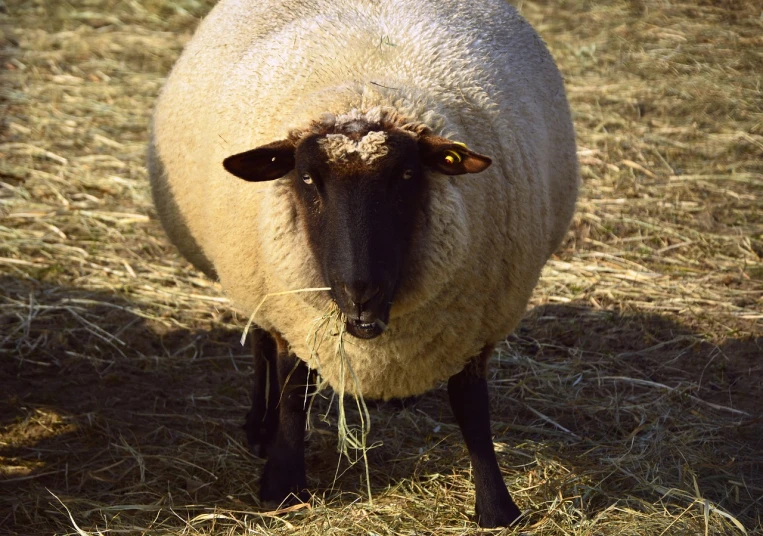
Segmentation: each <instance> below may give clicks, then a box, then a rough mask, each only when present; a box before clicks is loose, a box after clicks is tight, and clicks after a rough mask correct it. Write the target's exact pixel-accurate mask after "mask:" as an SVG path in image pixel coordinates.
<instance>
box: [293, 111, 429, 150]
mask: <svg viewBox="0 0 763 536" xmlns="http://www.w3.org/2000/svg"><path fill="white" fill-rule="evenodd" d="M393 129H394V130H396V131H402V132H405V133H407V134H409V135H410V136H412V137H414V138H415V137H418V136H420V135H421V134H424V133H428V132H430V131H431V129H430V128H429V127H428V126H427V125H425V124H423V123H421V122H412V121H410V120H408V119H407V118H406V117H405V116H403V115H401V114H400V113H399V112H398V111H397V110H395V109H393V108H389V107H383V106H377V107H374V108H371V109H369V110H367V111H361V110H358V109H356V108H353V109H352V110H350V111H349V112H347V113H344V114H333V113H325V114H323V115H321V116H320V118H319V119H318V120H316V121H313V122H311V123H310V125H309V126H308V127H307V128H300V129H294V130H292V131H290V132H289V138H290V139H291V140H292V141H294V142H295V143H296V142H298V141H299V140H300V139H303V138H305V137H307V136H309V135H315V134H317V135H318V136H320V137H321V138H320V139H319V140H318V145H319V146H320V148H321V149H322V150H323V151H324V153H325V154H326V156H327V158H328V160H329V161H330V162H341V161H346V160H348V159H350V158H359V159H360V160H361V161H362V162H363V163H365V164H371V163H373V162H375V161H376V160H378V159H379V158H382V157H384V156H386V155H387V154H388V153H389V150H390V148H389V145H388V141H389V134H388V132H389V131H391V130H393Z"/></svg>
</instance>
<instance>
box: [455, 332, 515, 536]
mask: <svg viewBox="0 0 763 536" xmlns="http://www.w3.org/2000/svg"><path fill="white" fill-rule="evenodd" d="M492 350H493V348H492V347H490V348H484V349H483V350H482V353H481V354H480V355H479V356H477V357H475V358H474V359H472V360H471V361H470V362H469V363H468V364H467V365H466V367H465V368H464V370H462V371H461V372H459V373H458V374H456V375H454V376H452V377H451V378H450V380H448V396H449V398H450V406H451V408H453V413H454V414H455V416H456V420H457V421H458V425H459V427H460V428H461V433H462V434H463V436H464V441H465V442H466V448H467V449H468V450H469V457H470V458H471V461H472V469H473V471H474V487H475V490H476V495H477V504H476V508H475V510H476V513H477V523H479V525H480V526H481V527H485V528H492V527H506V526H508V525H510V524H511V522H512V521H514V520H515V519H517V518H518V517H519V515H520V511H519V508H517V506H516V505H515V504H514V501H512V500H511V495H509V492H508V490H507V489H506V484H504V483H503V477H502V476H501V470H500V468H499V467H498V460H497V459H496V457H495V450H494V449H493V439H492V433H491V431H490V411H489V408H488V394H487V378H486V373H487V361H488V359H489V357H490V354H491V352H492Z"/></svg>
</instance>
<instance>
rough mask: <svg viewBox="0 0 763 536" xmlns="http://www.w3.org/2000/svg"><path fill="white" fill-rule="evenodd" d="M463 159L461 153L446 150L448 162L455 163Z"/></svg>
mask: <svg viewBox="0 0 763 536" xmlns="http://www.w3.org/2000/svg"><path fill="white" fill-rule="evenodd" d="M460 161H461V155H460V154H459V153H458V152H456V151H453V150H450V149H448V150H447V151H445V162H447V163H448V164H454V163H456V162H460Z"/></svg>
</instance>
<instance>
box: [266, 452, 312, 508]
mask: <svg viewBox="0 0 763 536" xmlns="http://www.w3.org/2000/svg"><path fill="white" fill-rule="evenodd" d="M305 488H307V482H306V478H305V469H304V467H301V468H300V467H297V466H295V465H293V464H288V463H283V462H279V460H276V459H275V457H272V458H270V459H269V460H268V461H267V463H265V468H264V469H263V471H262V478H260V501H262V503H263V504H264V505H266V506H268V507H272V508H279V507H280V508H283V507H285V506H291V505H294V504H299V503H301V502H307V500H308V499H309V498H310V493H308V491H307V490H306V489H305Z"/></svg>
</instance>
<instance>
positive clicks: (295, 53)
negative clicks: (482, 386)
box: [149, 0, 578, 398]
mask: <svg viewBox="0 0 763 536" xmlns="http://www.w3.org/2000/svg"><path fill="white" fill-rule="evenodd" d="M353 110H358V112H352V111H353ZM350 112H352V113H358V114H365V113H369V112H370V113H371V114H379V115H382V114H391V113H396V114H398V115H400V116H401V117H403V118H405V119H406V121H409V122H414V123H416V122H419V123H422V124H424V125H427V126H429V127H431V129H432V130H433V131H434V133H435V134H438V135H442V136H446V137H449V138H450V139H452V140H454V141H458V142H463V143H465V144H466V145H467V146H468V147H469V148H470V149H472V150H474V151H476V152H479V153H482V154H485V155H488V156H490V157H491V158H492V160H493V164H492V166H490V167H489V168H488V169H487V170H486V171H484V172H482V173H479V174H474V175H462V176H457V177H447V176H443V175H441V174H439V173H435V172H428V174H427V176H426V177H425V180H426V182H427V187H426V192H427V193H426V195H425V203H424V206H423V207H422V208H421V210H420V212H419V214H418V215H417V222H416V226H415V231H414V236H413V246H412V253H411V258H410V261H409V264H408V266H407V268H406V270H405V271H404V273H403V276H402V277H403V279H402V283H401V287H400V289H399V291H398V294H397V296H396V298H395V302H394V304H393V306H392V310H391V317H390V321H389V324H388V329H387V330H386V331H385V332H384V333H383V334H382V335H381V336H379V337H377V338H375V339H371V340H360V339H355V338H353V337H351V336H349V335H345V337H344V347H345V350H346V354H347V356H348V358H349V363H350V365H351V367H352V369H353V371H354V373H355V375H356V376H357V382H358V383H357V387H358V388H359V390H360V391H361V392H362V394H363V395H364V396H366V397H370V398H391V397H403V396H409V395H414V394H418V393H421V392H424V391H426V390H428V389H431V388H432V387H434V386H435V385H436V384H437V383H438V382H441V381H443V380H446V379H447V378H448V377H450V376H451V375H453V374H455V373H457V372H459V371H460V370H461V369H462V368H463V366H464V364H465V363H466V362H467V361H468V360H469V359H470V358H471V357H473V356H475V355H476V354H478V353H479V352H480V350H481V349H482V348H483V347H484V346H485V345H488V344H493V343H495V342H497V341H499V340H501V339H502V338H503V337H505V336H506V335H507V334H508V333H510V332H511V331H512V330H513V329H514V327H515V326H516V324H517V322H518V321H519V319H520V317H521V315H522V314H523V312H524V309H525V307H526V304H527V301H528V299H529V297H530V293H531V291H532V289H533V287H534V286H535V284H536V282H537V279H538V276H539V274H540V270H541V268H542V266H543V264H544V263H545V262H546V260H547V259H548V257H549V255H550V254H551V253H552V252H553V250H554V249H555V248H556V247H557V246H558V244H559V243H560V241H561V239H562V237H563V236H564V233H565V231H566V229H567V227H568V225H569V221H570V218H571V216H572V212H573V209H574V203H575V197H576V193H577V186H578V175H577V164H576V157H575V140H574V138H575V135H574V131H573V128H572V123H571V120H570V113H569V109H568V105H567V100H566V97H565V92H564V87H563V84H562V79H561V76H560V75H559V72H558V71H557V69H556V67H555V65H554V63H553V60H552V59H551V57H550V55H549V54H548V52H547V50H546V48H545V46H544V44H543V43H542V41H541V40H540V38H539V37H538V36H537V34H536V33H535V32H534V31H533V30H532V28H530V26H529V25H528V24H527V23H526V22H525V21H524V20H523V19H522V18H521V17H520V16H519V15H518V14H517V13H516V11H515V10H514V8H512V7H511V6H509V5H508V4H506V3H505V2H504V1H503V0H474V1H471V2H461V1H457V0H417V1H415V2H411V1H410V0H309V1H297V0H290V1H289V0H287V1H275V0H221V1H220V3H219V4H217V6H216V7H215V8H214V9H213V10H212V12H211V13H210V14H209V16H208V17H207V18H206V19H205V20H204V21H203V22H202V24H201V25H200V27H199V29H198V31H197V32H196V35H195V36H194V38H193V39H192V40H191V42H190V43H189V44H188V46H187V47H186V49H185V51H184V53H183V55H182V56H181V58H180V59H179V61H178V62H177V64H176V65H175V67H174V69H173V71H172V73H171V75H170V77H169V80H168V81H167V84H166V86H165V88H164V90H163V91H162V93H161V96H160V98H159V102H158V105H157V109H156V113H155V117H154V124H153V132H152V140H151V146H150V149H149V167H150V175H151V180H152V187H153V192H154V197H155V200H156V205H157V210H158V212H159V215H160V217H161V219H162V222H163V224H164V226H165V228H166V229H167V232H168V234H169V236H170V238H171V239H172V240H173V242H175V243H176V244H177V246H178V247H179V249H180V250H181V252H183V254H184V255H186V257H188V258H189V259H190V260H191V261H192V262H193V263H194V264H195V265H196V266H198V267H199V268H200V269H202V270H204V271H205V272H206V273H207V274H209V275H212V276H214V275H215V274H216V275H217V276H219V278H220V281H221V282H222V285H223V288H224V289H225V292H226V293H227V294H228V296H229V297H230V299H231V300H232V302H233V303H234V305H235V307H236V308H237V309H238V310H239V311H240V312H241V313H242V314H244V315H246V316H248V315H249V314H251V312H252V311H253V310H254V309H255V307H256V306H257V305H258V304H259V303H260V301H261V300H262V298H263V296H265V295H266V294H268V293H275V292H281V291H288V290H295V289H301V288H308V287H321V286H324V285H325V284H324V282H323V281H321V278H320V276H319V272H318V267H317V265H316V262H315V260H314V259H313V258H312V256H311V252H310V249H309V247H308V243H307V237H306V234H305V229H304V224H303V222H301V221H300V219H299V217H298V213H297V210H296V205H295V200H294V199H293V198H292V193H291V190H290V186H289V184H288V181H285V180H275V181H271V182H265V183H251V182H245V181H243V180H241V179H238V178H236V177H234V176H232V175H230V174H228V173H227V172H226V171H225V170H224V169H223V167H222V161H223V159H224V158H226V157H228V156H231V155H233V154H236V153H240V152H243V151H247V150H249V149H253V148H255V147H258V146H261V145H264V144H267V143H270V142H273V141H276V140H280V139H284V138H286V136H287V134H288V132H289V131H290V130H291V129H295V128H305V127H307V126H308V125H309V124H310V122H311V121H314V120H317V119H319V118H320V117H321V116H322V115H323V114H326V113H330V114H335V115H342V114H348V113H350ZM342 141H343V140H338V139H337V140H334V141H327V142H326V143H328V144H329V145H328V147H333V149H332V150H333V151H334V152H338V153H341V152H342V150H347V147H345V148H344V149H342V148H341V143H334V142H342ZM367 141H368V145H369V146H371V145H373V143H375V140H371V139H369V140H367ZM332 143H333V144H334V145H331V144H332ZM350 149H352V148H350ZM366 149H368V148H366ZM366 149H363V150H366ZM356 150H361V149H356ZM332 154H333V153H332ZM370 154H372V152H371V153H370ZM329 307H330V301H329V297H328V295H327V293H325V292H321V293H302V294H289V295H283V296H273V297H270V298H268V299H267V300H266V301H265V303H264V305H263V306H262V308H261V309H260V311H259V312H258V314H257V316H256V318H255V322H256V323H257V324H258V325H260V326H261V327H263V328H264V329H269V330H277V331H278V332H280V333H281V334H282V336H283V337H284V338H285V339H286V340H287V341H288V342H289V344H290V345H291V350H292V351H293V352H294V353H295V354H296V355H297V356H298V357H300V358H301V359H303V360H305V361H306V362H307V363H308V365H309V366H311V367H313V368H317V369H318V370H319V371H320V374H321V375H322V376H323V378H324V379H325V380H327V381H328V382H329V384H330V385H331V386H333V387H334V388H338V387H339V386H340V385H341V384H342V383H344V385H345V389H346V392H348V393H353V392H355V391H356V384H355V382H354V381H353V380H352V379H351V378H350V376H349V372H347V371H346V370H345V372H346V373H347V376H346V377H345V379H344V380H345V381H344V382H342V381H341V373H340V362H339V357H338V354H337V351H336V345H337V335H336V331H331V330H328V331H326V333H325V336H323V337H322V339H321V338H320V337H319V339H320V341H321V344H318V343H316V342H315V341H311V340H310V338H311V333H312V331H313V330H314V326H315V321H316V320H317V319H318V318H320V317H321V315H323V314H324V313H325V312H326V311H327V310H328V309H329Z"/></svg>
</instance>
